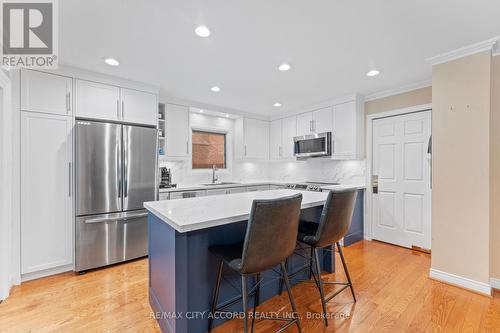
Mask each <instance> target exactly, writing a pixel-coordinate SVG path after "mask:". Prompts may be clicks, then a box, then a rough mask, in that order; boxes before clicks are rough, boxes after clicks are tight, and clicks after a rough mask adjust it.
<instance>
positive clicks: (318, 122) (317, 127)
mask: <svg viewBox="0 0 500 333" xmlns="http://www.w3.org/2000/svg"><path fill="white" fill-rule="evenodd" d="M312 118H313V119H312V120H313V122H312V129H313V132H314V133H324V132H331V131H332V130H333V111H332V107H331V106H330V107H327V108H322V109H318V110H315V111H313V113H312Z"/></svg>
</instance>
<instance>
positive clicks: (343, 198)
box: [280, 189, 357, 326]
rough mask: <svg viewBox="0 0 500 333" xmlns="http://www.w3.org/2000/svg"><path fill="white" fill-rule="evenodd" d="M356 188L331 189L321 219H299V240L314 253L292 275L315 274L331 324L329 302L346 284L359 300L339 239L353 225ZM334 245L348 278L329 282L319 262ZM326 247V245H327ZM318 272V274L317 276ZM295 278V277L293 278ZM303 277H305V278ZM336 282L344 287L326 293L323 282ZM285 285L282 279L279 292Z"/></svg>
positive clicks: (324, 314)
mask: <svg viewBox="0 0 500 333" xmlns="http://www.w3.org/2000/svg"><path fill="white" fill-rule="evenodd" d="M356 196H357V190H356V189H349V190H344V191H331V192H330V193H329V194H328V198H327V199H326V202H325V205H324V206H323V211H322V213H321V218H320V221H319V223H316V222H308V221H300V224H299V233H298V236H297V240H298V241H299V243H302V244H305V245H306V247H310V250H311V257H310V258H309V259H310V260H309V264H308V265H305V266H304V267H302V268H300V269H298V270H297V271H296V272H293V273H291V274H290V275H289V278H292V279H293V277H294V276H296V275H297V274H298V273H300V272H302V271H304V270H305V269H308V270H309V280H305V281H310V279H311V275H312V277H313V278H314V282H315V283H316V286H317V288H318V290H319V294H320V298H321V306H322V308H323V319H324V322H325V325H326V326H328V321H327V317H326V303H327V302H328V301H330V300H331V299H332V298H334V297H335V296H337V295H338V294H340V293H341V292H342V291H344V290H345V289H347V288H350V289H351V293H352V297H353V299H354V302H356V295H355V294H354V288H353V286H352V281H351V277H350V275H349V271H348V269H347V264H346V262H345V258H344V253H343V252H342V247H341V246H340V244H339V241H340V240H341V239H342V238H343V237H344V236H345V234H346V233H347V231H348V230H349V227H350V226H351V220H352V215H353V212H354V205H355V203H356ZM332 245H333V251H334V250H335V245H336V246H337V249H338V251H339V255H340V260H341V261H342V266H343V267H344V272H345V274H346V277H347V282H329V281H323V280H321V266H320V260H319V257H320V250H321V249H323V248H326V247H330V246H332ZM325 250H326V249H325ZM313 262H314V263H315V266H316V267H315V270H316V273H315V272H314V270H313V267H312V266H313ZM316 275H317V276H316ZM294 280H295V279H294ZM302 281H304V280H302ZM325 284H334V285H342V286H343V287H342V288H341V289H339V290H337V291H336V292H335V293H334V294H333V295H330V296H328V297H325V291H324V288H323V285H325ZM282 288H283V286H282V283H281V284H280V293H281V289H282Z"/></svg>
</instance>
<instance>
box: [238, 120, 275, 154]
mask: <svg viewBox="0 0 500 333" xmlns="http://www.w3.org/2000/svg"><path fill="white" fill-rule="evenodd" d="M235 157H236V158H237V159H242V160H268V159H269V122H268V121H264V120H259V119H252V118H241V119H237V120H236V122H235Z"/></svg>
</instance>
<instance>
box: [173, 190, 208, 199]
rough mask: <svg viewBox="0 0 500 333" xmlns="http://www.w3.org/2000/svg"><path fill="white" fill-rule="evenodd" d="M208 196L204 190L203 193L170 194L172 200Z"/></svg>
mask: <svg viewBox="0 0 500 333" xmlns="http://www.w3.org/2000/svg"><path fill="white" fill-rule="evenodd" d="M206 195H207V191H203V190H201V191H184V192H170V200H175V199H186V198H196V197H204V196H206Z"/></svg>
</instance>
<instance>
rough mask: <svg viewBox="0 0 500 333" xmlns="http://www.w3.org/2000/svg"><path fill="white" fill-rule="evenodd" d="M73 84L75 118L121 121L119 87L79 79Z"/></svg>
mask: <svg viewBox="0 0 500 333" xmlns="http://www.w3.org/2000/svg"><path fill="white" fill-rule="evenodd" d="M75 82H76V116H77V117H81V118H90V119H102V120H114V121H119V120H121V113H120V112H121V110H120V107H121V106H120V87H117V86H113V85H109V84H103V83H98V82H93V81H87V80H80V79H76V81H75ZM155 114H156V112H155Z"/></svg>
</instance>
